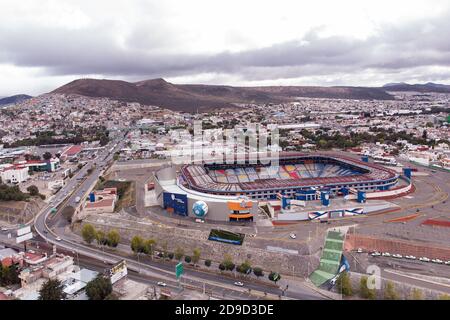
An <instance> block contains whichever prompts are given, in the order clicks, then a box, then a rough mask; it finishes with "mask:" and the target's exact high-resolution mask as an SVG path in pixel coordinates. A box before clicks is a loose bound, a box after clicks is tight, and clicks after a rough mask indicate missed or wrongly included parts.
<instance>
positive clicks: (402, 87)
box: [382, 82, 450, 93]
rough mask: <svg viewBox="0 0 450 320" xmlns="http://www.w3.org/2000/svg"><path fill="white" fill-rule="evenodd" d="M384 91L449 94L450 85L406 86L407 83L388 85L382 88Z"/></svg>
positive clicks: (430, 83)
mask: <svg viewBox="0 0 450 320" xmlns="http://www.w3.org/2000/svg"><path fill="white" fill-rule="evenodd" d="M382 88H383V89H385V90H386V91H391V92H395V91H413V92H436V93H450V85H445V84H439V83H433V82H427V83H424V84H408V83H404V82H401V83H388V84H385V85H384V86H383V87H382Z"/></svg>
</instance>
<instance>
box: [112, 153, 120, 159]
mask: <svg viewBox="0 0 450 320" xmlns="http://www.w3.org/2000/svg"><path fill="white" fill-rule="evenodd" d="M113 160H114V161H117V160H119V155H118V154H117V153H114V156H113Z"/></svg>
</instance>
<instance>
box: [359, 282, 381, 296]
mask: <svg viewBox="0 0 450 320" xmlns="http://www.w3.org/2000/svg"><path fill="white" fill-rule="evenodd" d="M367 279H368V278H367V277H366V276H362V277H361V279H360V281H359V293H360V295H361V297H362V298H364V299H371V300H373V299H375V298H376V296H377V294H376V291H375V289H369V287H368V286H367Z"/></svg>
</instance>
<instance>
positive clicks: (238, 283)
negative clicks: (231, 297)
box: [234, 281, 244, 287]
mask: <svg viewBox="0 0 450 320" xmlns="http://www.w3.org/2000/svg"><path fill="white" fill-rule="evenodd" d="M234 285H235V286H238V287H243V286H244V284H243V283H242V282H240V281H236V282H235V283H234Z"/></svg>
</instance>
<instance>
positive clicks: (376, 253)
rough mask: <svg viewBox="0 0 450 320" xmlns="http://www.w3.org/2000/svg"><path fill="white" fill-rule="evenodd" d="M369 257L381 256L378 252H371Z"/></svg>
mask: <svg viewBox="0 0 450 320" xmlns="http://www.w3.org/2000/svg"><path fill="white" fill-rule="evenodd" d="M370 255H371V256H372V257H379V256H381V253H379V252H378V251H375V252H372V253H371V254H370Z"/></svg>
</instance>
